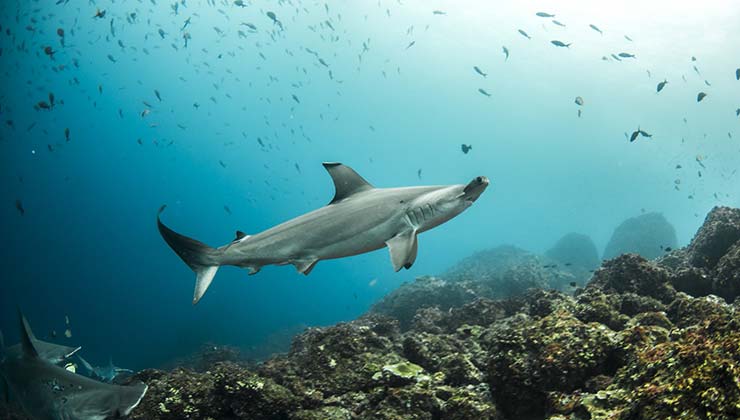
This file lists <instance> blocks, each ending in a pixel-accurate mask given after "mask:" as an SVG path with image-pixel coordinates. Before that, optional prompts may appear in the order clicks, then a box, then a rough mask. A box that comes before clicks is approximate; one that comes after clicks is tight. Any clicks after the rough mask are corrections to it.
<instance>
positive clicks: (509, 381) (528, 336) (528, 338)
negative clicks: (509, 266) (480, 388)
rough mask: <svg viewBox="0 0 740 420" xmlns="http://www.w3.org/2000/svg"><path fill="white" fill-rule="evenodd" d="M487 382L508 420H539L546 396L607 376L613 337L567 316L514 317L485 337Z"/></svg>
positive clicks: (601, 328) (604, 329)
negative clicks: (533, 419) (602, 375)
mask: <svg viewBox="0 0 740 420" xmlns="http://www.w3.org/2000/svg"><path fill="white" fill-rule="evenodd" d="M485 341H487V342H488V346H489V347H488V351H489V354H490V361H489V365H488V371H487V373H488V380H489V383H490V384H491V390H492V394H493V397H494V400H495V401H496V402H497V403H498V405H499V407H500V408H501V409H502V410H503V412H504V413H505V415H506V416H507V418H542V417H543V416H544V410H545V407H546V399H547V393H548V392H551V391H560V392H571V391H573V390H575V389H577V388H579V387H583V386H584V384H585V382H586V381H587V380H588V379H589V378H591V377H593V376H596V375H601V374H609V373H610V372H611V371H612V370H613V369H614V367H613V366H611V359H612V355H613V354H614V351H615V346H616V334H615V333H614V332H613V331H612V330H610V329H609V328H607V327H606V326H604V325H601V324H597V323H589V324H585V323H583V322H581V321H580V320H579V319H578V318H576V317H575V316H573V315H572V314H571V313H569V312H567V311H557V312H555V313H553V314H550V315H548V316H546V317H543V318H541V319H536V318H532V317H529V316H526V315H517V316H514V317H512V318H510V319H509V321H508V322H501V323H499V325H496V326H494V327H493V328H492V330H490V331H489V332H488V333H486V337H485Z"/></svg>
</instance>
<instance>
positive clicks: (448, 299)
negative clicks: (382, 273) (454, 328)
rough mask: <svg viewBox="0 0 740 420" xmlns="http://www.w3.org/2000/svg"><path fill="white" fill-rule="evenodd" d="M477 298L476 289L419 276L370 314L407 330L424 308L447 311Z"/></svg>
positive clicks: (373, 308) (403, 285) (375, 305)
mask: <svg viewBox="0 0 740 420" xmlns="http://www.w3.org/2000/svg"><path fill="white" fill-rule="evenodd" d="M473 299H475V294H474V293H473V291H472V290H469V289H467V288H466V287H464V286H463V285H461V284H457V283H453V282H450V281H446V280H443V279H441V278H438V277H430V276H425V277H418V278H417V279H416V280H415V281H414V282H413V283H404V284H402V285H401V287H399V288H398V289H396V290H394V291H392V292H391V293H389V294H388V295H386V296H385V297H383V298H382V299H381V300H379V301H378V302H376V303H375V304H374V305H373V306H372V308H371V309H370V312H372V313H378V314H383V315H388V316H391V317H393V318H395V319H397V320H398V321H399V322H400V325H401V328H402V329H403V330H407V329H408V328H409V326H410V325H411V321H412V320H413V318H414V315H415V314H416V311H417V310H418V309H420V308H426V307H435V306H436V307H438V308H439V309H440V310H442V311H447V310H448V309H450V308H451V307H453V306H462V305H463V304H464V303H467V302H470V301H472V300H473Z"/></svg>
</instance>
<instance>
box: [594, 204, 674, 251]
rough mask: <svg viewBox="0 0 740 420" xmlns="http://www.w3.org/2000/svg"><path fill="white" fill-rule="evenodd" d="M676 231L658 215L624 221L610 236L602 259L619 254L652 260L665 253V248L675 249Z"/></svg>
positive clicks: (646, 215)
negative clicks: (635, 255)
mask: <svg viewBox="0 0 740 420" xmlns="http://www.w3.org/2000/svg"><path fill="white" fill-rule="evenodd" d="M676 246H678V240H677V239H676V230H675V229H674V228H673V225H671V224H670V223H668V221H667V220H666V219H665V217H663V215H662V214H660V213H646V214H642V215H640V216H637V217H632V218H630V219H627V220H625V221H624V222H622V223H621V224H620V225H619V226H617V228H616V229H614V233H613V234H612V237H611V239H610V240H609V243H608V244H607V245H606V248H605V249H604V256H603V257H604V258H605V259H610V258H614V257H617V256H619V255H621V254H627V253H632V254H639V255H641V256H642V257H644V258H647V259H653V258H657V257H659V256H661V255H663V254H664V253H665V249H666V247H668V248H676Z"/></svg>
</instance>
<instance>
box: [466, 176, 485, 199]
mask: <svg viewBox="0 0 740 420" xmlns="http://www.w3.org/2000/svg"><path fill="white" fill-rule="evenodd" d="M490 183H491V181H489V180H488V178H486V177H484V176H478V177H475V178H474V179H473V180H472V181H470V182H469V183H468V185H466V186H465V188H463V192H462V196H461V197H460V198H461V199H463V200H465V201H468V202H470V203H473V202H474V201H475V200H477V199H478V197H480V195H481V194H483V191H485V190H486V188H487V187H488V184H490Z"/></svg>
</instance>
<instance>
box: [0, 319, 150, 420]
mask: <svg viewBox="0 0 740 420" xmlns="http://www.w3.org/2000/svg"><path fill="white" fill-rule="evenodd" d="M20 324H21V348H22V353H21V354H20V355H11V354H8V353H7V352H3V353H2V356H3V359H2V361H1V362H0V374H1V376H2V377H3V380H4V381H5V383H6V384H7V386H8V387H9V388H10V391H11V396H12V397H13V399H15V400H17V401H18V403H19V404H20V406H21V407H22V408H23V410H24V411H25V412H26V414H27V415H28V416H30V417H31V418H33V419H36V420H47V419H48V420H62V419H63V420H104V419H108V418H118V417H122V416H126V415H128V414H129V413H130V412H131V410H133V409H134V407H136V406H137V405H138V404H139V402H140V401H141V399H142V398H143V397H144V394H145V393H146V391H147V386H146V385H145V384H143V383H139V384H137V385H132V386H118V385H109V384H104V383H101V382H97V381H94V380H92V379H89V378H86V377H84V376H80V375H77V374H74V373H72V372H69V371H67V370H65V369H64V368H62V367H60V366H57V365H54V364H52V363H49V361H47V360H44V359H43V358H41V357H40V355H39V352H38V351H37V350H36V348H35V347H34V341H33V340H32V339H31V337H33V333H32V332H31V328H30V327H29V325H28V321H26V319H25V317H23V315H20Z"/></svg>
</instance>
